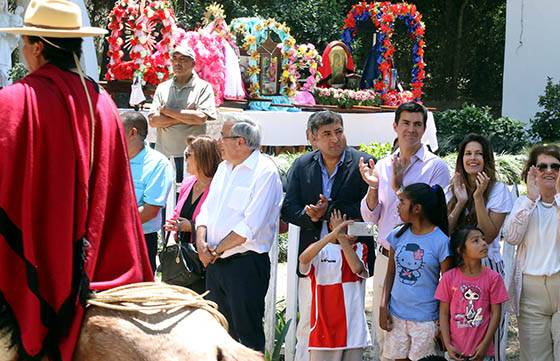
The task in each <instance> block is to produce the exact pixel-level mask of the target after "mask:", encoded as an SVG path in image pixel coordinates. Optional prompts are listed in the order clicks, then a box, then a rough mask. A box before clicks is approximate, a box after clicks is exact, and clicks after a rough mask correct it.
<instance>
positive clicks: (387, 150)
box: [359, 142, 392, 160]
mask: <svg viewBox="0 0 560 361" xmlns="http://www.w3.org/2000/svg"><path fill="white" fill-rule="evenodd" d="M359 149H360V150H361V151H362V152H364V153H367V154H369V155H371V156H372V157H374V158H375V159H377V160H379V159H381V158H384V157H386V156H388V155H389V154H391V149H392V146H391V144H389V143H375V142H372V143H369V144H368V145H366V144H360V148H359Z"/></svg>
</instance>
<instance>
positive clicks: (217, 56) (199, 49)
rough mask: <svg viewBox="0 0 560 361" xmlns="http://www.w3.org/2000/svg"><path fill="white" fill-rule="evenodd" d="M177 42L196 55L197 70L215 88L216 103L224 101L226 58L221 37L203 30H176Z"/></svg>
mask: <svg viewBox="0 0 560 361" xmlns="http://www.w3.org/2000/svg"><path fill="white" fill-rule="evenodd" d="M174 40H175V42H176V43H177V44H180V43H182V42H186V44H187V45H188V46H189V47H191V48H192V49H193V50H194V53H195V55H196V65H195V71H196V72H197V74H198V75H199V76H200V77H201V78H202V79H204V80H206V81H207V82H208V83H210V85H212V88H213V89H214V95H215V101H216V105H220V104H222V103H223V101H224V83H225V77H226V75H225V69H226V65H225V58H224V46H223V44H222V40H221V38H220V37H218V36H216V35H215V34H208V33H206V32H202V31H187V32H185V31H184V30H182V29H178V30H177V31H176V37H175V39H174Z"/></svg>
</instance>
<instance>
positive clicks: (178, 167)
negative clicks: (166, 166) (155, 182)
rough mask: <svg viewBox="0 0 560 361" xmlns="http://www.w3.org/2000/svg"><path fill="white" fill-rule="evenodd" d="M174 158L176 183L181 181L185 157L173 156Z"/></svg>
mask: <svg viewBox="0 0 560 361" xmlns="http://www.w3.org/2000/svg"><path fill="white" fill-rule="evenodd" d="M173 159H174V160H175V171H176V172H177V173H175V181H176V182H177V183H182V182H183V172H184V171H185V169H184V168H185V159H183V157H174V158H173Z"/></svg>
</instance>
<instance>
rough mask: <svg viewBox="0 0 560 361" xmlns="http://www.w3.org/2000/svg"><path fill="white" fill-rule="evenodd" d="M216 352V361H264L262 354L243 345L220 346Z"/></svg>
mask: <svg viewBox="0 0 560 361" xmlns="http://www.w3.org/2000/svg"><path fill="white" fill-rule="evenodd" d="M216 351H217V352H216V361H239V360H243V361H264V356H263V354H262V353H260V352H257V351H255V350H251V349H250V348H248V347H245V346H243V345H241V344H231V346H230V347H227V346H225V347H224V346H222V347H220V346H218V347H217V350H216Z"/></svg>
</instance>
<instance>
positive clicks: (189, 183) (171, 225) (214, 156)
mask: <svg viewBox="0 0 560 361" xmlns="http://www.w3.org/2000/svg"><path fill="white" fill-rule="evenodd" d="M185 159H186V161H187V170H188V172H189V174H190V176H189V177H187V178H185V180H183V185H182V186H181V190H180V192H179V199H178V200H177V206H176V207H175V211H174V212H173V217H172V218H171V219H168V220H167V221H166V222H165V227H164V228H165V231H167V232H174V235H175V240H176V241H181V242H191V243H193V242H194V235H195V232H193V230H194V229H195V222H196V217H197V216H198V213H199V212H200V207H201V206H202V204H203V203H204V201H205V200H206V196H207V195H208V190H209V189H210V182H212V177H214V174H215V173H216V169H218V164H220V162H221V161H222V157H221V155H220V150H219V148H218V142H217V141H216V140H215V139H213V138H210V137H207V136H199V137H197V138H195V139H194V140H193V141H192V142H191V143H190V144H189V145H188V146H187V148H186V149H185ZM189 288H191V289H192V290H193V291H196V292H198V293H202V292H204V290H205V285H204V279H202V280H200V281H198V282H196V283H194V284H192V285H190V286H189Z"/></svg>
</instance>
